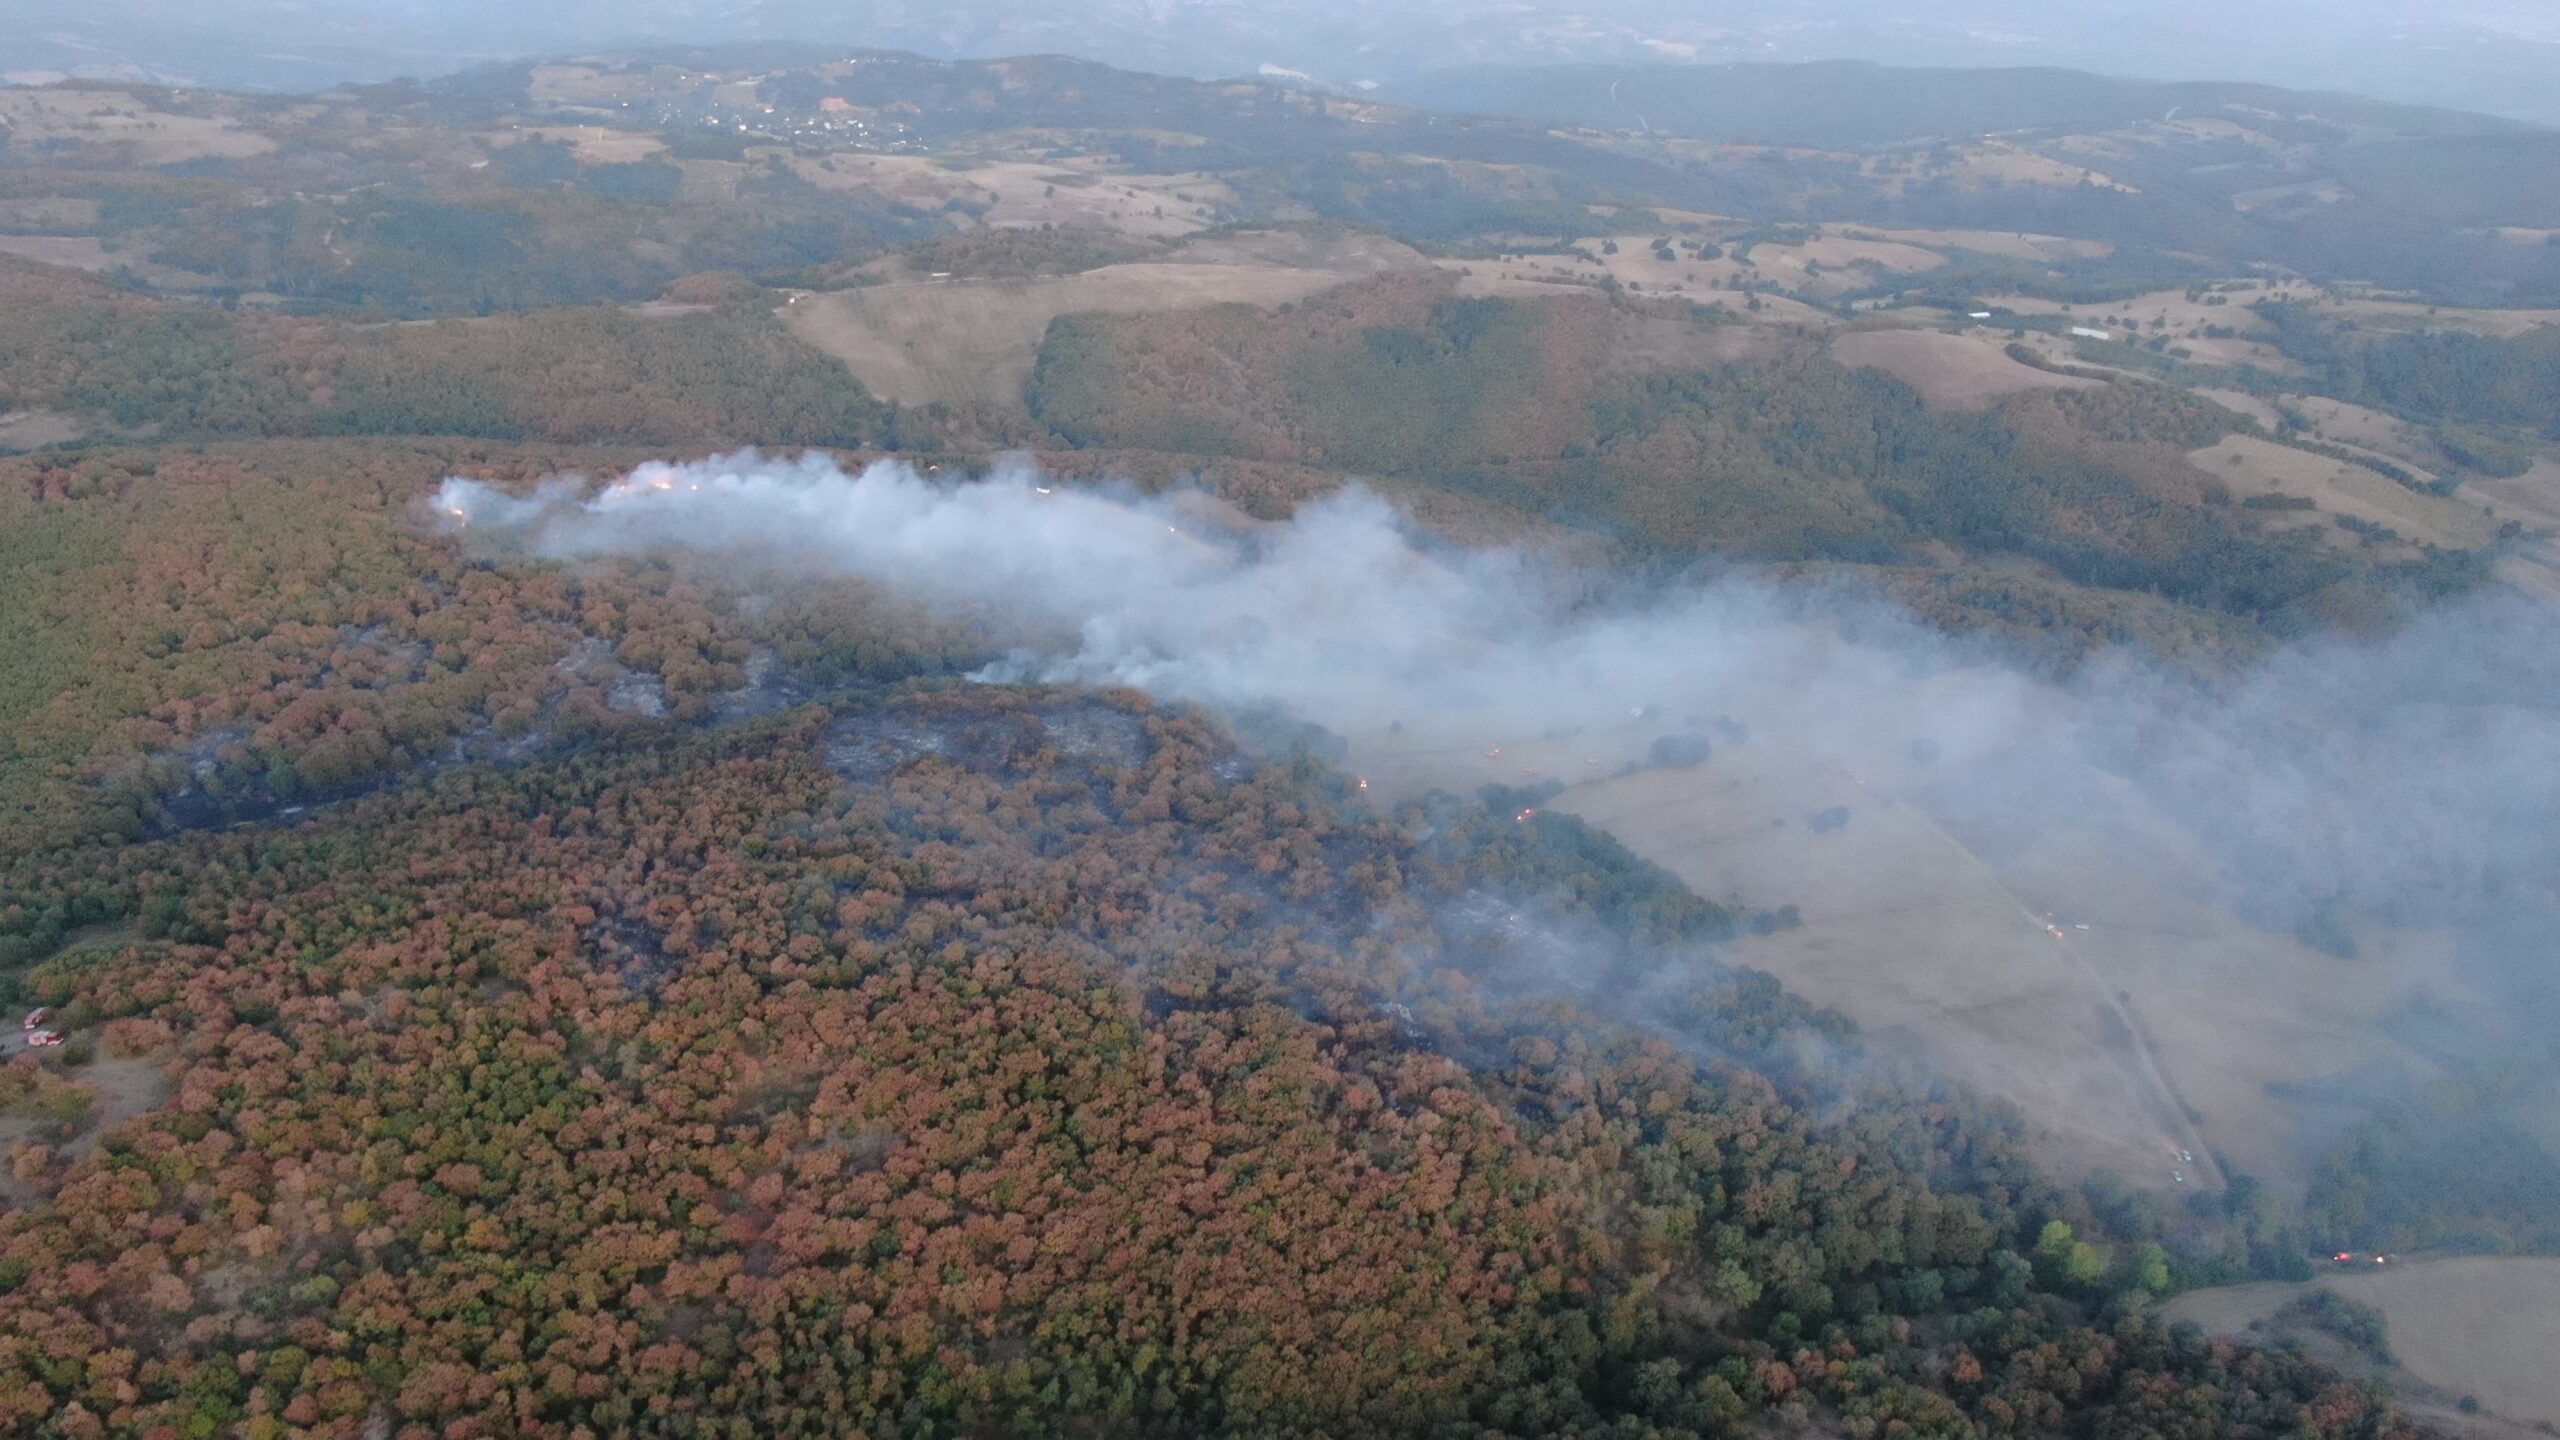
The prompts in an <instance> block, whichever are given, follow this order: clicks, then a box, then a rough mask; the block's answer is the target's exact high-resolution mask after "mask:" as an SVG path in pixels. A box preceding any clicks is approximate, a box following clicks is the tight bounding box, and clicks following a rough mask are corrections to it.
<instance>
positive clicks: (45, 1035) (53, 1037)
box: [27, 1030, 62, 1049]
mask: <svg viewBox="0 0 2560 1440" xmlns="http://www.w3.org/2000/svg"><path fill="white" fill-rule="evenodd" d="M27 1043H28V1044H29V1045H32V1046H34V1047H36V1048H38V1049H42V1048H43V1047H45V1046H47V1045H59V1044H61V1043H62V1037H61V1036H59V1035H57V1034H55V1033H53V1032H52V1031H50V1030H30V1031H28V1032H27Z"/></svg>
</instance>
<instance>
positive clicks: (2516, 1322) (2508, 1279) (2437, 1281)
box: [2163, 1255, 2560, 1425]
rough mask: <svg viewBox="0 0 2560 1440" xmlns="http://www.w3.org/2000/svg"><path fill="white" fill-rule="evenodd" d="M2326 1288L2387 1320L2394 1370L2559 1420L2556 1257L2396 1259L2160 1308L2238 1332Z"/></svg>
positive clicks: (2536, 1419)
mask: <svg viewBox="0 0 2560 1440" xmlns="http://www.w3.org/2000/svg"><path fill="white" fill-rule="evenodd" d="M2314 1289H2327V1290H2332V1291H2335V1292H2336V1293H2338V1294H2339V1295H2341V1296H2344V1297H2345V1298H2347V1299H2349V1300H2354V1301H2357V1302H2359V1303H2361V1304H2366V1305H2371V1306H2373V1307H2374V1308H2376V1309H2378V1310H2380V1311H2381V1312H2382V1313H2383V1316H2384V1318H2385V1320H2387V1321H2388V1322H2389V1325H2390V1333H2391V1348H2392V1350H2393V1352H2394V1353H2395V1355H2396V1356H2397V1358H2398V1360H2399V1368H2400V1369H2401V1370H2404V1371H2406V1372H2407V1373H2408V1374H2409V1375H2410V1376H2412V1377H2414V1378H2415V1379H2417V1380H2418V1381H2420V1382H2421V1383H2423V1384H2425V1385H2428V1386H2431V1387H2434V1388H2436V1389H2438V1390H2441V1391H2444V1392H2447V1393H2449V1394H2451V1395H2454V1396H2462V1395H2472V1396H2477V1397H2478V1398H2479V1400H2480V1402H2481V1403H2482V1404H2483V1405H2485V1406H2486V1407H2488V1408H2489V1409H2490V1410H2492V1411H2495V1412H2497V1413H2498V1414H2500V1415H2503V1416H2506V1417H2509V1418H2511V1419H2514V1420H2520V1421H2525V1422H2528V1423H2534V1424H2541V1425H2560V1363H2555V1360H2560V1259H2546V1258H2538V1257H2528V1256H2511V1255H2479V1256H2462V1257H2457V1258H2451V1259H2431V1260H2416V1261H2402V1262H2400V1263H2397V1264H2392V1265H2386V1266H2376V1267H2372V1268H2370V1269H2366V1268H2358V1269H2355V1270H2350V1271H2344V1272H2341V1273H2338V1274H2335V1275H2329V1276H2324V1277H2323V1278H2321V1279H2319V1280H2315V1281H2311V1282H2308V1283H2306V1284H2300V1285H2288V1284H2262V1285H2235V1286H2229V1287H2226V1288H2223V1289H2218V1290H2199V1291H2195V1292H2193V1293H2191V1294H2186V1295H2181V1296H2179V1297H2177V1298H2176V1299H2174V1300H2172V1301H2170V1302H2169V1303H2168V1304H2167V1305H2166V1306H2165V1307H2163V1313H2164V1314H2165V1315H2166V1316H2167V1317H2168V1318H2170V1319H2172V1320H2187V1321H2192V1322H2194V1323H2196V1324H2198V1325H2201V1326H2203V1327H2204V1328H2205V1329H2206V1330H2208V1331H2210V1332H2212V1333H2214V1334H2217V1335H2235V1336H2236V1335H2242V1334H2245V1333H2247V1331H2248V1328H2249V1325H2250V1323H2251V1322H2252V1321H2259V1320H2264V1319H2266V1318H2267V1317H2269V1316H2271V1315H2273V1314H2274V1313H2275V1312H2276V1311H2277V1310H2279V1309H2281V1308H2283V1306H2284V1305H2285V1304H2286V1302H2288V1301H2290V1300H2293V1299H2294V1298H2296V1297H2297V1296H2300V1295H2302V1294H2305V1293H2307V1292H2309V1291H2311V1290H2314Z"/></svg>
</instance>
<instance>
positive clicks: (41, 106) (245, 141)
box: [0, 87, 276, 166]
mask: <svg viewBox="0 0 2560 1440" xmlns="http://www.w3.org/2000/svg"><path fill="white" fill-rule="evenodd" d="M0 130H5V131H6V132H7V133H8V135H9V139H10V143H11V144H12V145H16V146H30V147H31V146H36V145H42V144H47V143H63V142H68V143H71V144H75V145H95V146H106V147H111V148H113V149H114V150H116V151H118V152H120V158H122V159H123V160H124V161H125V162H126V163H128V164H133V165H146V166H147V165H178V164H183V163H185V162H186V161H189V160H220V159H241V158H245V157H247V156H251V155H264V154H267V153H268V152H270V151H272V150H274V149H275V148H276V142H275V141H273V140H271V139H269V138H267V137H266V136H264V135H261V134H259V133H258V132H256V131H254V130H250V129H248V128H246V127H244V126H242V125H240V124H239V123H238V122H236V121H233V120H230V119H226V118H223V117H219V116H205V115H175V114H171V113H169V112H167V111H165V110H154V109H152V108H151V107H150V105H149V104H147V103H146V102H144V101H142V100H140V99H137V98H135V97H134V96H133V95H130V94H128V93H126V92H124V91H122V90H83V89H78V88H70V87H61V88H51V89H43V90H0Z"/></svg>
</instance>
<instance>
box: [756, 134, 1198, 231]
mask: <svg viewBox="0 0 2560 1440" xmlns="http://www.w3.org/2000/svg"><path fill="white" fill-rule="evenodd" d="M787 163H789V165H790V166H791V169H792V173H794V174H796V175H798V176H799V177H800V178H801V179H803V180H806V181H808V182H809V183H810V184H812V185H816V186H818V187H820V188H821V189H841V190H850V189H861V190H867V191H872V192H876V193H878V194H882V195H886V196H889V197H891V198H892V199H895V200H898V201H901V202H903V203H905V204H909V205H913V206H915V207H916V208H918V209H922V210H940V209H942V208H943V207H944V206H946V205H949V204H951V203H952V202H954V201H957V202H959V203H961V204H963V205H966V206H969V207H971V208H973V209H976V208H981V207H982V208H983V209H984V211H985V213H984V214H983V215H982V216H981V217H980V218H979V221H978V223H980V224H982V225H984V226H987V227H989V228H996V229H1001V228H1006V227H1027V226H1036V225H1058V226H1062V227H1067V226H1073V227H1081V228H1085V229H1094V230H1110V231H1115V232H1117V233H1120V234H1123V235H1139V236H1146V237H1150V238H1159V239H1161V238H1171V237H1177V236H1182V235H1189V234H1192V233H1194V232H1196V231H1200V230H1205V229H1208V228H1209V227H1210V226H1212V225H1214V224H1216V223H1217V221H1218V217H1219V214H1220V211H1221V209H1222V208H1223V207H1224V206H1225V205H1227V204H1228V203H1230V202H1231V201H1233V199H1234V198H1235V197H1234V193H1233V192H1232V191H1230V190H1229V189H1228V188H1227V186H1226V183H1225V182H1224V181H1221V180H1219V179H1217V178H1216V177H1214V176H1207V175H1119V174H1113V173H1111V172H1109V171H1108V170H1106V169H1104V168H1102V167H1101V166H1100V165H1098V164H1096V163H1094V162H1092V161H1060V162H1056V163H1051V162H1045V161H1034V160H967V161H947V160H941V159H929V158H927V157H924V156H921V155H874V154H864V153H858V152H842V153H838V154H833V155H827V156H794V157H792V158H791V159H790V160H789V161H788V162H787Z"/></svg>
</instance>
